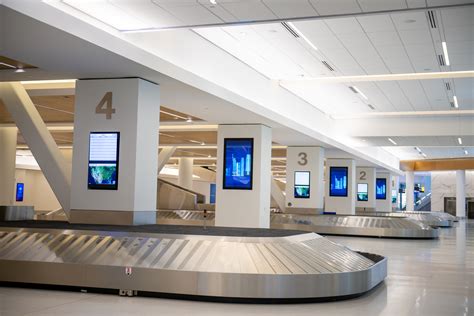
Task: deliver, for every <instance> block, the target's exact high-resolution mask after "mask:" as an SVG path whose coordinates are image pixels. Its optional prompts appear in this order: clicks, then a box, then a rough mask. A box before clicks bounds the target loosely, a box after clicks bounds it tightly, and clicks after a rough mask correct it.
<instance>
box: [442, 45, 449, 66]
mask: <svg viewBox="0 0 474 316" xmlns="http://www.w3.org/2000/svg"><path fill="white" fill-rule="evenodd" d="M441 46H443V54H444V61H445V63H446V66H449V56H448V46H447V45H446V42H442V43H441Z"/></svg>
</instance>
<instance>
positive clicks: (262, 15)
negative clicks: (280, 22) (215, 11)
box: [219, 1, 277, 21]
mask: <svg viewBox="0 0 474 316" xmlns="http://www.w3.org/2000/svg"><path fill="white" fill-rule="evenodd" d="M219 5H221V6H223V7H224V8H225V9H226V10H227V11H229V13H231V14H232V15H233V16H235V17H237V18H238V19H239V20H240V21H257V20H266V19H276V18H277V16H276V15H275V14H274V13H273V12H272V11H271V10H270V9H269V8H268V7H267V6H266V5H265V4H264V3H263V2H259V1H230V2H221V3H219Z"/></svg>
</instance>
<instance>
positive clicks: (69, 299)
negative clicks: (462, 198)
mask: <svg viewBox="0 0 474 316" xmlns="http://www.w3.org/2000/svg"><path fill="white" fill-rule="evenodd" d="M441 235H442V236H441V238H440V239H439V240H399V239H377V238H353V237H330V239H332V240H334V241H336V242H338V243H341V244H344V245H347V246H349V247H350V248H352V249H355V250H362V251H368V252H373V253H378V254H381V255H384V256H387V257H388V277H387V279H386V280H385V282H384V283H383V284H382V285H381V286H379V287H377V288H376V289H375V290H374V291H372V292H370V293H368V294H367V295H364V296H362V297H359V298H356V299H351V300H346V301H339V302H330V303H318V304H293V305H245V304H223V303H207V302H206V303H205V302H191V301H179V300H168V299H157V298H144V297H134V298H127V297H119V296H115V295H102V294H85V293H73V292H60V291H47V290H36V289H18V288H0V315H1V316H3V315H107V316H112V315H140V316H145V315H193V316H199V315H206V316H211V315H224V314H225V315H259V316H266V315H291V316H293V315H338V316H339V315H360V316H368V315H396V316H402V315H443V316H444V315H474V221H469V222H466V221H462V222H460V223H458V224H456V227H455V228H449V229H443V230H442V234H441Z"/></svg>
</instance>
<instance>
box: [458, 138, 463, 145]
mask: <svg viewBox="0 0 474 316" xmlns="http://www.w3.org/2000/svg"><path fill="white" fill-rule="evenodd" d="M458 143H459V145H462V138H461V137H458Z"/></svg>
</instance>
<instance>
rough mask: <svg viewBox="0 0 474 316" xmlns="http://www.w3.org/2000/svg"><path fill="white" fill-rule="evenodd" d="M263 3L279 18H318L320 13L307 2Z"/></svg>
mask: <svg viewBox="0 0 474 316" xmlns="http://www.w3.org/2000/svg"><path fill="white" fill-rule="evenodd" d="M263 3H264V4H265V5H266V6H267V7H268V8H269V9H270V10H271V11H272V12H273V13H274V14H276V15H277V16H278V17H279V18H291V17H306V16H316V15H318V13H317V12H316V10H315V9H314V8H313V6H311V4H310V3H309V2H308V1H307V0H292V1H282V0H263Z"/></svg>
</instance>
